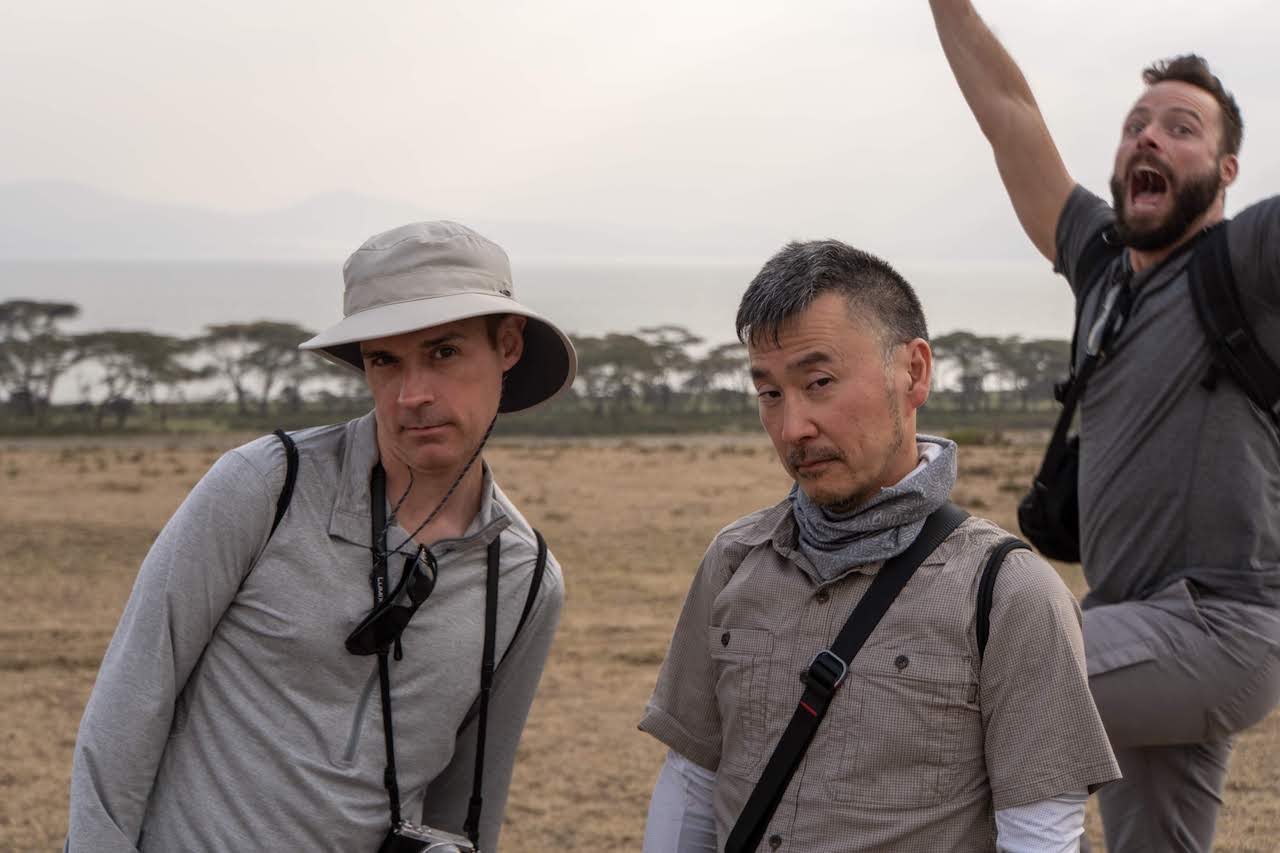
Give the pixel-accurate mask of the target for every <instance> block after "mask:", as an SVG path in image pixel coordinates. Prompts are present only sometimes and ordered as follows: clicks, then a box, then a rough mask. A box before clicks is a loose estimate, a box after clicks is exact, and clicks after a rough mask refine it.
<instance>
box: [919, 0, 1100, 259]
mask: <svg viewBox="0 0 1280 853" xmlns="http://www.w3.org/2000/svg"><path fill="white" fill-rule="evenodd" d="M930 6H931V8H932V9H933V18H934V23H935V25H936V26H937V30H938V38H939V40H940V41H941V43H942V50H943V52H944V53H945V54H946V57H947V62H948V63H949V64H950V65H951V70H952V73H953V74H954V75H955V79H956V82H957V83H958V84H959V86H960V91H961V93H962V94H963V95H964V99H965V101H966V102H968V104H969V109H970V110H971V111H972V112H973V115H974V118H976V119H977V121H978V127H979V128H980V129H981V130H982V133H983V135H985V136H986V137H987V140H988V141H989V142H990V143H991V148H992V151H993V152H994V154H995V158H996V167H997V168H998V169H999V171H1000V180H1001V181H1002V182H1003V183H1004V186H1005V190H1006V191H1007V192H1008V193H1009V200H1010V201H1011V202H1013V208H1014V212H1015V213H1017V215H1018V221H1019V222H1020V223H1021V225H1022V228H1023V230H1024V231H1025V232H1026V233H1027V236H1028V237H1030V238H1031V242H1032V243H1033V244H1035V247H1036V248H1037V249H1038V250H1039V251H1040V254H1042V255H1044V256H1045V258H1047V259H1048V260H1050V261H1052V260H1054V255H1055V252H1056V248H1055V245H1054V231H1055V227H1056V225H1057V222H1058V216H1059V214H1060V213H1061V212H1062V206H1063V204H1065V203H1066V200H1067V197H1068V196H1069V195H1070V194H1071V189H1072V187H1073V186H1074V185H1075V182H1074V181H1073V180H1072V179H1071V176H1070V175H1069V174H1068V173H1067V167H1066V166H1065V165H1064V164H1063V162H1062V156H1061V155H1060V154H1059V153H1058V148H1057V146H1056V145H1055V144H1054V142H1053V137H1052V136H1051V135H1050V134H1049V128H1048V126H1047V125H1046V124H1045V120H1044V116H1043V115H1041V113H1040V107H1039V106H1038V105H1037V104H1036V100H1035V96H1034V95H1032V93H1031V87H1030V86H1029V85H1028V84H1027V80H1026V78H1025V77H1023V76H1022V71H1020V70H1019V69H1018V66H1017V64H1016V63H1015V62H1014V61H1013V58H1012V57H1011V56H1010V55H1009V53H1008V51H1006V50H1005V49H1004V47H1003V46H1002V45H1001V44H1000V42H999V40H998V39H996V37H995V35H994V34H992V32H991V30H990V29H989V28H988V27H987V25H986V24H985V23H983V21H982V19H981V18H980V17H978V13H977V12H976V11H974V8H973V5H972V4H971V3H969V2H968V0H930Z"/></svg>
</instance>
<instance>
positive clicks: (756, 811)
mask: <svg viewBox="0 0 1280 853" xmlns="http://www.w3.org/2000/svg"><path fill="white" fill-rule="evenodd" d="M968 517H969V514H968V513H967V512H965V511H964V510H962V509H960V507H958V506H956V505H955V504H953V503H950V502H948V503H946V504H944V505H943V506H942V508H941V509H939V510H937V511H936V512H934V513H933V514H932V515H930V516H929V518H928V519H926V520H925V523H924V529H923V530H921V531H920V535H919V536H917V537H916V540H915V541H914V542H912V543H911V546H910V547H909V548H907V550H906V551H904V552H903V553H901V554H899V555H898V556H897V557H894V558H893V559H891V560H888V561H886V562H885V564H884V565H883V566H881V567H880V571H879V572H878V573H877V574H876V576H875V579H874V580H872V582H871V587H870V588H869V589H868V590H867V591H866V593H864V594H863V596H862V600H861V601H859V602H858V605H857V606H856V607H855V608H854V609H853V613H852V614H850V616H849V620H848V621H847V622H845V624H844V627H843V628H841V629H840V633H839V634H838V635H837V636H836V639H835V642H833V643H832V644H831V648H829V649H823V650H822V651H820V652H818V653H817V654H816V655H814V657H813V661H812V662H811V663H810V664H809V671H808V673H807V674H806V675H805V688H804V692H803V693H802V694H801V696H800V704H799V705H797V706H796V710H795V712H794V713H793V714H792V715H791V722H789V723H788V724H787V728H786V730H785V731H784V732H783V733H782V737H781V738H780V739H779V740H778V745H777V746H776V747H774V750H773V755H771V756H770V757H769V763H768V764H766V765H765V768H764V772H763V773H761V774H760V781H759V782H757V783H756V786H755V789H754V790H753V791H752V792H751V796H750V797H749V798H748V799H747V804H746V805H745V806H743V808H742V813H741V814H740V815H738V820H737V822H736V823H735V824H734V826H733V831H732V832H731V833H729V840H728V842H727V843H726V844H725V848H724V849H725V853H750V851H753V850H755V849H756V847H757V846H759V844H760V839H761V838H762V837H763V836H764V832H765V829H766V827H768V825H769V821H770V820H772V819H773V813H774V811H775V810H776V809H777V808H778V803H779V802H780V801H781V800H782V795H783V793H784V792H785V791H786V790H787V785H789V784H790V783H791V777H792V776H793V775H795V771H796V768H797V767H798V766H799V765H800V761H801V760H802V759H803V758H804V754H805V751H806V750H807V749H808V747H809V743H810V742H811V741H812V740H813V736H814V734H816V733H817V731H818V726H819V725H820V724H821V723H822V718H823V717H824V716H825V715H826V713H827V708H828V707H829V706H830V704H831V700H832V698H833V697H834V696H835V694H836V691H837V690H839V689H840V685H841V684H842V683H843V682H844V679H845V676H846V675H848V672H849V662H850V661H852V660H853V658H854V656H855V655H856V654H857V653H858V650H859V649H861V648H862V645H863V643H865V642H866V641H867V638H868V637H869V636H871V632H872V631H874V630H875V628H876V626H877V625H878V624H880V620H881V619H882V618H883V617H884V614H885V613H886V612H887V611H888V609H889V605H891V604H893V600H894V599H895V598H897V597H898V593H899V592H901V591H902V588H903V587H905V586H906V585H907V582H908V581H909V580H911V576H912V575H913V574H915V571H916V569H917V568H918V567H919V566H920V564H921V563H923V562H924V561H925V558H927V557H928V556H929V555H930V554H932V553H933V552H934V551H935V550H937V548H938V546H939V545H941V544H942V542H943V540H945V539H946V538H947V537H948V536H950V535H951V532H952V531H954V530H955V529H956V528H957V527H959V526H960V524H961V522H963V521H964V520H965V519H966V518H968Z"/></svg>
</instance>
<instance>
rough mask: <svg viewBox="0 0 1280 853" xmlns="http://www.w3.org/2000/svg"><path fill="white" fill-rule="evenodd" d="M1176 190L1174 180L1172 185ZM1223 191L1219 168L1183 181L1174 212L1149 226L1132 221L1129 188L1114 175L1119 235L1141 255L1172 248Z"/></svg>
mask: <svg viewBox="0 0 1280 853" xmlns="http://www.w3.org/2000/svg"><path fill="white" fill-rule="evenodd" d="M1168 183H1169V185H1170V190H1174V185H1173V182H1172V181H1169V182H1168ZM1221 189H1222V177H1221V175H1220V174H1219V172H1218V169H1217V168H1214V169H1211V170H1209V171H1208V172H1206V173H1204V174H1203V175H1192V176H1191V177H1189V178H1187V180H1186V181H1180V182H1179V183H1178V185H1177V187H1176V191H1174V193H1173V210H1171V211H1169V215H1168V216H1166V217H1165V218H1164V220H1163V221H1162V222H1157V223H1155V224H1153V225H1148V226H1146V227H1143V226H1139V225H1137V224H1136V223H1133V222H1131V221H1130V220H1129V210H1128V199H1129V192H1128V190H1129V187H1128V185H1127V183H1126V182H1124V181H1122V180H1121V179H1120V178H1119V177H1117V176H1116V175H1112V176H1111V206H1112V208H1113V209H1114V210H1115V212H1116V225H1115V227H1116V236H1117V237H1119V238H1120V242H1121V243H1122V244H1123V245H1125V246H1128V247H1129V248H1131V249H1137V250H1138V251H1139V252H1154V251H1158V250H1160V249H1165V248H1168V247H1169V246H1172V245H1173V244H1174V243H1176V242H1178V240H1180V239H1182V237H1183V235H1184V234H1186V233H1187V230H1188V229H1189V228H1190V227H1191V226H1192V224H1193V223H1194V222H1195V221H1196V220H1197V219H1199V218H1200V215H1201V214H1203V213H1204V212H1205V211H1206V210H1208V209H1209V206H1210V205H1212V204H1213V202H1214V200H1215V199H1217V197H1218V192H1219V191H1220V190H1221Z"/></svg>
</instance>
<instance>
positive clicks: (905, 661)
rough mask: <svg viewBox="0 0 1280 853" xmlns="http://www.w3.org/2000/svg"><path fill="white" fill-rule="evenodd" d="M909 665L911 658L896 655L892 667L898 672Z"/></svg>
mask: <svg viewBox="0 0 1280 853" xmlns="http://www.w3.org/2000/svg"><path fill="white" fill-rule="evenodd" d="M910 664H911V658H909V657H907V656H906V655H898V656H897V657H896V658H894V659H893V665H894V666H896V667H897V668H898V669H899V670H903V669H906V668H907V667H908V666H909V665H910Z"/></svg>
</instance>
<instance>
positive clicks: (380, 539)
mask: <svg viewBox="0 0 1280 853" xmlns="http://www.w3.org/2000/svg"><path fill="white" fill-rule="evenodd" d="M497 423H498V416H497V415H494V416H493V420H491V421H489V428H488V429H486V430H485V431H484V436H483V437H482V438H481V439H480V443H479V444H478V445H476V449H475V451H474V452H473V453H472V454H471V458H470V459H468V460H467V464H466V465H464V466H463V467H462V471H460V472H459V473H458V476H457V477H455V478H454V480H453V485H451V486H449V490H448V491H446V492H445V493H444V497H442V498H441V499H440V503H438V504H436V508H435V509H433V510H431V514H430V515H428V516H427V518H426V520H425V521H423V522H422V523H421V524H419V525H418V526H417V527H415V528H414V529H413V532H412V533H410V534H409V535H408V536H407V537H406V538H405V539H404V541H402V542H401V543H400V544H399V545H397V546H396V547H395V548H393V549H392V550H390V551H388V550H387V536H386V534H387V531H388V530H390V529H391V525H393V524H395V523H397V522H398V521H399V518H397V513H398V512H399V511H400V507H401V506H403V505H404V502H405V500H407V499H408V497H409V492H410V491H411V490H412V489H413V469H412V468H409V469H408V470H409V483H408V484H407V485H406V486H405V487H404V491H403V492H401V493H400V497H399V498H397V499H396V502H395V505H394V506H392V507H391V515H390V517H388V518H387V520H386V521H385V522H384V523H383V527H382V532H381V534H380V535H379V536H376V537H375V539H374V543H373V544H372V545H370V548H378V547H381V549H382V551H381V553H382V557H383V559H384V560H388V559H390V558H391V555H392V554H402V555H404V556H406V557H411V556H413V555H412V554H411V553H409V552H406V551H401V550H400V549H401V548H403V547H404V546H405V545H408V544H409V543H410V542H412V541H413V537H415V536H417V535H418V534H419V533H421V532H422V529H423V528H424V527H426V526H427V525H428V524H430V523H431V522H433V521H435V518H436V516H437V515H439V514H440V510H442V509H444V505H445V504H446V503H448V502H449V498H451V497H453V493H454V492H455V491H457V490H458V486H459V485H460V484H461V483H462V478H463V477H465V476H467V472H468V471H470V470H471V466H472V465H474V464H475V462H476V460H477V459H478V458H480V451H482V450H484V446H485V444H486V443H487V442H488V441H489V436H490V435H491V434H492V433H493V428H494V426H496V425H497ZM379 467H381V463H379ZM382 500H383V503H384V504H385V503H386V500H387V499H386V496H385V493H384V496H383V498H382ZM379 543H380V545H379ZM397 660H399V658H398V657H397Z"/></svg>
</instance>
